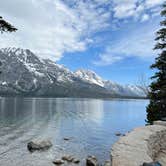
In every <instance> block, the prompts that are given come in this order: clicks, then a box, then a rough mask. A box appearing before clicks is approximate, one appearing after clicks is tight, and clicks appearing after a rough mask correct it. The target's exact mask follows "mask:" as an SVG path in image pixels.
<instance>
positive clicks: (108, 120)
mask: <svg viewBox="0 0 166 166" xmlns="http://www.w3.org/2000/svg"><path fill="white" fill-rule="evenodd" d="M147 104H148V100H134V99H123V100H122V99H111V100H104V99H103V100H102V99H79V98H78V99H77V98H0V166H18V165H19V166H52V165H53V164H52V160H53V159H54V158H60V157H61V156H63V155H64V154H70V155H74V156H75V157H77V158H79V159H81V165H84V162H85V160H84V159H85V158H86V156H87V155H95V156H96V157H97V158H98V159H99V161H100V163H102V162H103V161H104V160H107V159H109V152H110V148H111V146H112V144H113V143H114V142H115V141H117V140H118V137H117V136H116V135H115V133H117V132H121V133H126V132H128V131H130V130H132V129H133V128H134V127H138V126H142V125H145V119H146V111H145V110H146V106H147ZM65 137H67V138H70V140H69V141H65V140H64V138H65ZM34 138H35V139H38V138H48V139H50V140H51V141H52V143H53V145H54V146H53V147H52V148H51V149H50V150H48V151H45V152H34V153H30V152H28V150H27V148H26V145H27V142H28V141H30V140H32V139H34Z"/></svg>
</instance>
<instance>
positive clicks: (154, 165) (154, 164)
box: [142, 161, 162, 166]
mask: <svg viewBox="0 0 166 166" xmlns="http://www.w3.org/2000/svg"><path fill="white" fill-rule="evenodd" d="M142 166H162V165H161V164H160V163H159V162H158V161H157V162H151V163H143V165H142Z"/></svg>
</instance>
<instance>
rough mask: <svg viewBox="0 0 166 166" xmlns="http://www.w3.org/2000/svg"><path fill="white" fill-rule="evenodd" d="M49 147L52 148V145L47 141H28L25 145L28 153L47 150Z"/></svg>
mask: <svg viewBox="0 0 166 166" xmlns="http://www.w3.org/2000/svg"><path fill="white" fill-rule="evenodd" d="M51 146H52V143H51V141H49V140H34V141H30V142H29V143H28V144H27V148H28V150H29V151H30V152H33V151H36V150H47V149H49V148H50V147H51Z"/></svg>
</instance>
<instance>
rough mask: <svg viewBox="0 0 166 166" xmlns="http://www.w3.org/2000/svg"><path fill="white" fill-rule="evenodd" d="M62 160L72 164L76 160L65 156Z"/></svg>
mask: <svg viewBox="0 0 166 166" xmlns="http://www.w3.org/2000/svg"><path fill="white" fill-rule="evenodd" d="M62 160H64V161H67V162H72V161H73V160H74V157H72V156H70V155H69V156H63V157H62Z"/></svg>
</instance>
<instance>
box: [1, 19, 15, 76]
mask: <svg viewBox="0 0 166 166" xmlns="http://www.w3.org/2000/svg"><path fill="white" fill-rule="evenodd" d="M15 31H17V29H16V28H15V27H14V26H12V25H11V24H10V23H8V22H7V21H5V20H4V19H3V18H2V17H1V16H0V32H1V33H3V32H15ZM1 66H2V62H1V61H0V68H1ZM0 74H1V71H0Z"/></svg>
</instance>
